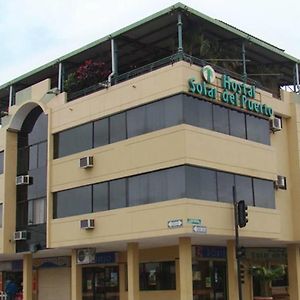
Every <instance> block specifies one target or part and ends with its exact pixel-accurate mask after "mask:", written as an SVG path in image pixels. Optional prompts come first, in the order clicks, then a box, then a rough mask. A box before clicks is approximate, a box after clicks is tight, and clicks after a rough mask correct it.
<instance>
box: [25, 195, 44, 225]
mask: <svg viewBox="0 0 300 300" xmlns="http://www.w3.org/2000/svg"><path fill="white" fill-rule="evenodd" d="M45 222H46V199H43V198H42V199H35V200H30V201H28V225H35V224H43V223H45Z"/></svg>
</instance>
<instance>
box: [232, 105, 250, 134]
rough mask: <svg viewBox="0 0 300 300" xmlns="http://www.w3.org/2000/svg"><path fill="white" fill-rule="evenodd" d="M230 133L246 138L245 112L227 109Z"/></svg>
mask: <svg viewBox="0 0 300 300" xmlns="http://www.w3.org/2000/svg"><path fill="white" fill-rule="evenodd" d="M229 125H230V135H233V136H236V137H239V138H243V139H245V138H246V120H245V113H243V112H239V111H236V110H232V109H230V110H229Z"/></svg>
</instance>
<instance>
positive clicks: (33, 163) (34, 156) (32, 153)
mask: <svg viewBox="0 0 300 300" xmlns="http://www.w3.org/2000/svg"><path fill="white" fill-rule="evenodd" d="M37 167H38V145H33V146H30V147H29V170H33V169H36V168H37Z"/></svg>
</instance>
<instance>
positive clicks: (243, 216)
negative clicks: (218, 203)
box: [238, 200, 248, 228]
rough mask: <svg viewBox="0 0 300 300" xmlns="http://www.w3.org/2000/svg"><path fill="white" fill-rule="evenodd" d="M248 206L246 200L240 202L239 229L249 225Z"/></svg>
mask: <svg viewBox="0 0 300 300" xmlns="http://www.w3.org/2000/svg"><path fill="white" fill-rule="evenodd" d="M247 217H248V206H247V205H246V203H245V201H244V200H241V201H239V202H238V224H239V227H240V228H242V227H245V226H246V225H247V223H248V218H247Z"/></svg>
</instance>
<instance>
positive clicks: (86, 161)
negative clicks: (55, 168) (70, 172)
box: [79, 156, 94, 169]
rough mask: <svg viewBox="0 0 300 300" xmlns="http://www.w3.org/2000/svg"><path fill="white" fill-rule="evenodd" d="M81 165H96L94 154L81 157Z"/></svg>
mask: <svg viewBox="0 0 300 300" xmlns="http://www.w3.org/2000/svg"><path fill="white" fill-rule="evenodd" d="M79 166H80V168H82V169H87V168H92V167H93V166H94V158H93V156H85V157H82V158H80V160H79Z"/></svg>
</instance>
